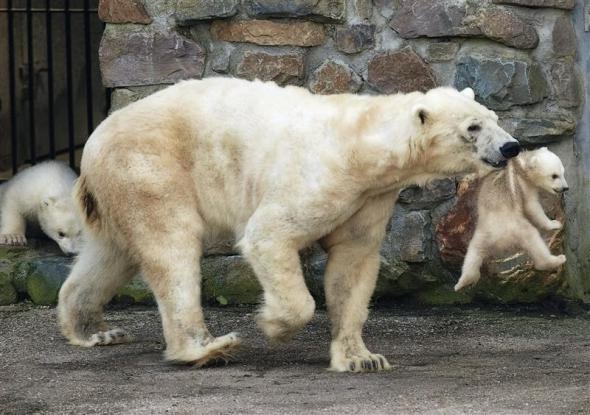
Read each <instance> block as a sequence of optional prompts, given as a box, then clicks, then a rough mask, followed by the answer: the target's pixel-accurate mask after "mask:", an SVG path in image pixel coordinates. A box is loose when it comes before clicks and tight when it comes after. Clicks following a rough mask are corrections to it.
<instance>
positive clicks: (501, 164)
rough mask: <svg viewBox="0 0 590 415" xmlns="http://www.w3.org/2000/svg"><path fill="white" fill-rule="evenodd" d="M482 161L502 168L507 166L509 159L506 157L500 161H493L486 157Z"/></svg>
mask: <svg viewBox="0 0 590 415" xmlns="http://www.w3.org/2000/svg"><path fill="white" fill-rule="evenodd" d="M482 161H483V162H484V163H486V164H489V165H490V166H492V167H494V168H496V169H501V168H502V167H506V165H507V164H508V160H506V159H504V160H498V161H492V160H490V159H486V158H483V159H482Z"/></svg>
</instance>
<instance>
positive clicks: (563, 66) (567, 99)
mask: <svg viewBox="0 0 590 415" xmlns="http://www.w3.org/2000/svg"><path fill="white" fill-rule="evenodd" d="M551 85H553V89H554V92H555V97H556V98H557V101H558V102H559V106H560V107H562V108H574V107H578V106H580V105H581V103H582V101H583V97H582V94H581V91H583V90H584V89H583V84H582V80H581V79H580V76H579V74H578V72H577V70H576V65H575V63H574V61H573V59H572V58H566V59H563V60H559V61H554V62H553V64H552V65H551Z"/></svg>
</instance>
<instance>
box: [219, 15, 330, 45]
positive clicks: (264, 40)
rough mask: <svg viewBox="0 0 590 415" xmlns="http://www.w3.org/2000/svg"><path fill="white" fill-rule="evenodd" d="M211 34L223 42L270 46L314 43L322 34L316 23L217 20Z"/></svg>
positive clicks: (316, 42)
mask: <svg viewBox="0 0 590 415" xmlns="http://www.w3.org/2000/svg"><path fill="white" fill-rule="evenodd" d="M211 33H212V34H213V35H214V36H215V37H217V38H218V39H221V40H225V41H227V42H250V43H255V44H257V45H271V46H280V45H292V46H317V45H321V44H323V43H324V40H325V37H326V35H325V33H324V26H323V25H321V24H319V23H314V22H305V21H289V20H275V21H272V20H238V21H223V20H217V21H214V22H213V23H212V24H211Z"/></svg>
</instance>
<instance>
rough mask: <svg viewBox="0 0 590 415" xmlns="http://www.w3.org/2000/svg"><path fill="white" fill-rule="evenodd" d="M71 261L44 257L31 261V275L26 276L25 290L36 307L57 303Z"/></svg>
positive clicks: (63, 258)
mask: <svg viewBox="0 0 590 415" xmlns="http://www.w3.org/2000/svg"><path fill="white" fill-rule="evenodd" d="M71 266H72V259H70V258H65V257H45V258H37V259H35V260H33V261H32V267H33V268H32V270H31V274H29V275H28V276H27V279H26V288H27V294H28V295H29V297H30V298H31V301H32V302H33V303H35V304H38V305H51V304H56V303H57V294H58V293H59V289H60V288H61V285H62V284H63V282H64V281H65V280H66V278H67V277H68V275H69V273H70V269H71Z"/></svg>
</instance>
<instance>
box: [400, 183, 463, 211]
mask: <svg viewBox="0 0 590 415" xmlns="http://www.w3.org/2000/svg"><path fill="white" fill-rule="evenodd" d="M456 187H457V185H456V183H455V180H454V179H442V180H435V181H432V182H428V183H427V184H426V185H425V186H423V187H419V186H412V187H408V188H407V189H404V190H402V192H401V193H400V195H399V198H398V201H397V202H398V203H402V204H404V205H411V206H410V207H408V208H410V209H425V208H432V207H434V206H435V205H437V204H439V203H440V202H442V201H444V200H448V199H451V198H452V197H453V196H455V193H456V191H457V188H456Z"/></svg>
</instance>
